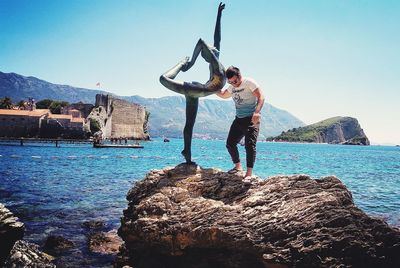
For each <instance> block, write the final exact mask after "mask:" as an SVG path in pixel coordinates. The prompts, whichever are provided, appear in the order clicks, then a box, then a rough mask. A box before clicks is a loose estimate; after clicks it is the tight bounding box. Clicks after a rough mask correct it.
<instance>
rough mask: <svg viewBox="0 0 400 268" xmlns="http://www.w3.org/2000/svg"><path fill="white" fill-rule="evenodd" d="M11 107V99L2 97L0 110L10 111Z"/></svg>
mask: <svg viewBox="0 0 400 268" xmlns="http://www.w3.org/2000/svg"><path fill="white" fill-rule="evenodd" d="M12 107H13V103H12V101H11V98H9V97H4V98H2V99H0V109H11V108H12Z"/></svg>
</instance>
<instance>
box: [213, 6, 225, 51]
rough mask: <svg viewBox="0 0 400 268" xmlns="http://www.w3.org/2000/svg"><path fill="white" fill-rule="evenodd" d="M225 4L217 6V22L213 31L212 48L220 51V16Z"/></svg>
mask: <svg viewBox="0 0 400 268" xmlns="http://www.w3.org/2000/svg"><path fill="white" fill-rule="evenodd" d="M224 8H225V4H222V2H221V3H219V6H218V13H217V21H216V23H215V30H214V47H215V48H216V49H218V51H219V50H220V43H221V15H222V10H224Z"/></svg>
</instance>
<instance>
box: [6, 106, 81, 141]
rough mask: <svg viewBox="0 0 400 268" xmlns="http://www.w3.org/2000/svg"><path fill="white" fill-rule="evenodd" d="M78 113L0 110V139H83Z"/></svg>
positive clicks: (44, 110) (41, 110) (40, 110)
mask: <svg viewBox="0 0 400 268" xmlns="http://www.w3.org/2000/svg"><path fill="white" fill-rule="evenodd" d="M83 124H84V119H83V118H82V117H80V112H79V111H72V113H71V114H52V113H51V112H50V110H48V109H34V110H32V111H29V110H8V109H0V137H61V136H63V137H83V136H84V131H83Z"/></svg>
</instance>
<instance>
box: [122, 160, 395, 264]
mask: <svg viewBox="0 0 400 268" xmlns="http://www.w3.org/2000/svg"><path fill="white" fill-rule="evenodd" d="M127 199H128V201H129V205H128V208H127V209H126V210H124V216H123V218H122V219H121V227H120V228H119V230H118V233H119V235H120V236H121V237H122V239H123V240H124V242H125V245H124V246H123V247H122V249H121V252H120V254H119V256H118V257H117V266H118V267H122V266H124V265H129V266H132V267H135V268H140V267H400V254H399V253H400V231H399V229H397V228H394V227H391V226H389V225H388V224H386V223H385V222H384V221H383V220H381V219H376V218H372V217H370V216H368V215H366V214H365V213H364V212H363V211H361V210H360V209H359V208H357V207H356V205H355V204H354V202H353V199H352V195H351V192H350V191H349V190H348V189H347V188H346V186H345V185H344V184H343V183H342V182H341V181H340V180H339V179H338V178H336V177H334V176H328V177H323V178H320V179H312V178H310V177H309V176H307V175H294V176H274V177H270V178H268V179H267V180H261V179H260V178H253V180H252V181H251V183H250V184H245V183H243V182H242V177H241V175H229V174H227V173H225V172H222V171H220V170H217V169H203V168H201V167H199V166H188V165H179V166H177V167H175V168H165V169H163V170H154V171H151V172H149V173H148V174H147V176H146V177H145V178H144V179H143V180H141V181H139V182H137V183H136V185H135V186H134V187H133V188H132V189H131V190H130V191H129V192H128V195H127Z"/></svg>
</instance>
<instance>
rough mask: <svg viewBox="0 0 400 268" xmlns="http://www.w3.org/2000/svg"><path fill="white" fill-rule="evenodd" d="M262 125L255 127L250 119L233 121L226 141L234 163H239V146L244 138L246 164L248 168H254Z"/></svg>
mask: <svg viewBox="0 0 400 268" xmlns="http://www.w3.org/2000/svg"><path fill="white" fill-rule="evenodd" d="M259 127H260V124H256V125H254V124H253V123H252V122H251V116H250V117H244V118H238V117H236V118H235V120H233V123H232V125H231V128H230V130H229V134H228V138H227V140H226V148H227V149H228V152H229V154H230V155H231V158H232V161H233V163H235V164H236V163H239V162H240V158H239V151H238V148H237V144H238V143H239V142H240V140H241V139H242V138H243V137H244V142H245V148H246V164H247V167H248V168H252V167H253V166H254V162H255V160H256V143H257V137H258V132H259Z"/></svg>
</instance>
